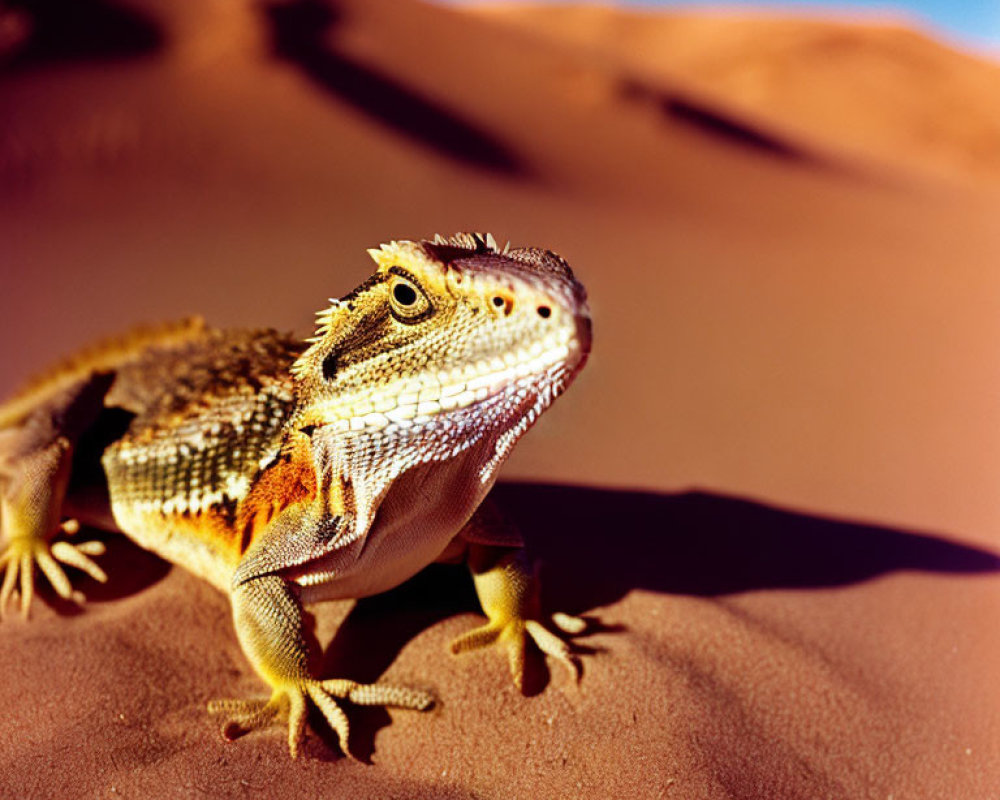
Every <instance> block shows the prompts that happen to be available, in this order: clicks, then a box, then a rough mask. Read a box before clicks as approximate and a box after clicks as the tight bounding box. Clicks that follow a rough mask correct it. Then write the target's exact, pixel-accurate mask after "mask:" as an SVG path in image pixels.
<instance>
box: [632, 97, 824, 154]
mask: <svg viewBox="0 0 1000 800" xmlns="http://www.w3.org/2000/svg"><path fill="white" fill-rule="evenodd" d="M620 91H621V94H622V96H623V97H624V98H625V99H627V100H631V101H633V102H640V103H648V104H652V106H653V107H654V108H656V109H657V110H658V111H659V112H660V113H661V114H663V115H664V116H665V117H667V119H669V120H670V121H671V122H673V123H675V124H677V125H680V126H682V127H686V128H691V129H693V130H694V131H696V132H697V133H701V134H704V135H707V136H708V137H709V138H711V139H715V140H717V141H720V142H723V143H726V144H730V145H734V146H736V147H741V148H744V149H748V150H751V151H753V152H756V153H760V154H761V155H765V156H773V157H776V158H779V159H783V160H785V161H790V162H797V163H801V164H810V165H814V166H818V165H821V164H822V165H827V159H824V158H823V157H821V156H820V155H819V154H818V153H814V152H811V151H810V149H809V148H808V147H806V146H804V145H802V144H800V143H799V142H796V141H794V140H793V139H792V138H791V137H788V136H783V135H781V134H779V133H776V132H774V131H770V130H767V129H766V127H765V126H763V125H760V124H759V123H755V122H752V121H750V120H747V119H743V118H742V117H741V116H740V115H739V114H737V113H734V112H732V111H730V110H727V109H723V108H718V107H714V106H713V105H712V103H710V102H708V101H705V100H702V99H700V98H696V97H694V96H692V95H689V94H687V93H685V92H681V91H671V90H668V89H662V88H660V87H656V86H651V85H649V84H648V83H646V82H644V81H641V80H637V79H634V78H626V79H624V80H622V82H621V85H620Z"/></svg>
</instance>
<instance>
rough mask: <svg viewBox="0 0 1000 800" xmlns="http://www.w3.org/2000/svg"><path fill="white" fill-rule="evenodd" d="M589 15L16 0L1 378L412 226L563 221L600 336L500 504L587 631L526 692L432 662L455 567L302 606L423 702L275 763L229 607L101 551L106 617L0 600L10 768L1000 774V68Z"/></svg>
mask: <svg viewBox="0 0 1000 800" xmlns="http://www.w3.org/2000/svg"><path fill="white" fill-rule="evenodd" d="M518 13H521V12H518ZM553 13H555V12H553ZM566 13H569V12H566ZM587 13H591V12H587ZM580 14H581V16H579V17H578V18H577V22H578V23H579V25H578V27H574V25H576V24H577V23H574V24H570V23H569V21H565V20H564V21H562V22H560V23H559V25H558V27H559V29H560V31H561V33H560V35H559V36H556V35H555V34H554V33H553V31H552V26H551V25H550V24H549V23H548V22H546V21H545V20H544V19H542V18H541V17H535V16H531V15H528V16H525V15H524V14H523V13H521V16H520V18H519V21H518V22H517V23H516V24H512V23H511V20H510V19H509V18H507V19H500V18H498V17H499V15H496V14H493V15H491V14H488V13H486V12H477V13H471V12H461V11H457V10H454V9H447V8H439V7H435V6H430V5H422V4H417V3H414V2H402V1H401V0H400V1H399V2H388V0H369V1H368V2H361V0H351V1H350V2H347V1H346V0H345V2H341V3H326V2H319V0H317V1H316V2H298V3H283V4H275V5H272V6H266V7H260V6H256V5H251V4H244V3H239V2H223V0H217V1H216V2H200V3H158V2H152V1H150V2H139V1H138V0H137V1H136V2H133V3H129V4H127V5H126V4H124V3H122V4H121V5H118V4H112V3H106V4H93V8H90V9H89V12H88V14H87V15H85V16H86V21H85V23H86V24H84V23H80V22H79V21H77V22H73V21H72V20H70V22H71V23H72V24H70V23H67V22H66V20H65V19H62V20H60V19H58V18H56V19H49V18H43V16H38V15H36V18H34V19H33V18H31V17H30V16H27V15H25V14H24V13H23V12H18V13H17V14H15V13H14V12H11V11H7V12H4V17H3V18H2V20H0V22H2V24H0V47H2V48H4V50H3V53H4V59H5V69H4V74H3V76H2V78H0V241H2V242H3V243H4V244H3V256H2V259H3V265H2V270H3V273H2V280H3V291H2V292H0V341H3V342H4V343H5V344H4V347H3V359H2V360H0V390H3V393H4V394H6V393H7V392H8V391H12V390H13V389H14V387H15V384H16V383H17V382H18V381H19V380H21V379H23V378H24V377H26V376H27V375H28V374H29V373H31V372H33V371H36V370H37V368H38V367H39V366H40V365H42V364H44V363H46V362H48V361H50V360H51V359H53V358H55V357H58V356H59V355H61V354H64V353H65V352H67V351H69V350H71V349H73V348H74V347H76V346H78V345H79V344H82V343H83V342H85V341H87V340H89V339H92V338H93V337H95V336H98V335H101V334H106V333H110V332H112V331H114V330H117V329H121V328H123V327H126V326H128V325H131V324H134V323H137V322H149V321H155V320H159V319H171V318H179V317H183V316H186V315H189V314H191V313H195V312H200V313H202V314H204V315H205V316H206V317H207V318H208V319H210V320H211V321H213V322H215V323H217V324H225V325H269V326H276V327H283V328H294V329H298V330H302V331H305V329H306V328H307V327H308V325H309V324H310V322H311V317H312V313H313V312H314V311H315V310H316V309H317V308H318V307H319V306H320V305H322V304H323V303H324V302H325V298H327V297H329V296H331V295H337V294H342V293H343V292H346V291H347V290H348V289H349V288H350V287H352V286H354V285H356V284H357V283H358V282H359V281H360V280H361V279H362V278H363V277H364V276H365V275H366V274H367V273H368V271H369V268H370V267H369V265H368V263H366V258H365V257H364V254H363V251H364V248H366V247H370V246H372V245H373V244H375V243H377V242H379V241H383V240H385V239H386V238H402V237H415V236H425V235H429V234H432V233H434V232H437V231H442V232H451V231H456V230H462V229H480V230H482V229H486V230H492V231H493V232H494V233H496V234H497V236H498V237H500V238H502V239H506V238H510V239H511V240H512V241H513V242H515V243H530V244H541V245H545V246H549V247H552V248H553V249H556V250H557V251H559V252H561V253H563V254H564V255H565V256H566V257H567V258H568V259H569V261H570V263H571V264H573V265H574V267H575V269H576V270H577V271H578V273H579V275H580V276H581V278H582V279H583V281H584V282H585V283H586V284H587V286H588V289H589V291H590V294H591V298H592V305H593V310H594V324H595V348H594V352H593V356H592V361H591V363H590V364H589V365H588V367H587V369H586V370H585V372H584V373H583V374H582V376H581V378H580V380H579V382H578V383H577V385H575V386H574V387H573V388H572V389H571V391H570V392H569V393H568V394H567V396H566V397H565V398H564V399H562V400H560V402H559V403H558V404H557V406H556V408H554V409H553V410H552V411H551V412H550V413H549V414H547V415H546V416H545V417H544V418H543V419H542V421H541V422H540V423H539V425H538V426H537V428H536V429H535V430H533V431H532V433H531V435H530V436H528V437H527V438H526V439H525V441H524V442H523V443H522V444H521V445H519V448H518V451H517V452H516V453H515V455H514V457H513V458H512V460H511V462H510V464H509V465H508V466H507V467H506V468H505V472H504V477H505V478H506V480H507V481H508V484H507V485H505V486H504V487H503V488H502V493H503V496H504V499H505V501H506V503H507V505H508V506H509V507H510V508H512V509H513V510H514V512H515V514H516V515H517V516H518V518H519V519H520V520H521V521H522V524H523V526H524V528H525V530H526V534H527V536H528V538H529V541H530V543H531V545H532V547H533V548H534V549H535V550H536V552H537V553H538V554H539V555H540V556H541V558H542V560H543V562H544V565H545V573H544V574H545V577H546V600H547V603H548V604H549V605H550V606H551V607H553V608H555V607H559V608H563V609H565V610H568V611H571V612H578V613H583V614H585V615H587V616H589V617H591V618H593V619H594V620H595V621H596V620H599V621H600V624H599V625H598V624H597V623H596V622H595V626H594V630H593V631H592V632H591V633H590V635H588V636H586V637H583V638H582V639H581V642H580V643H581V645H583V646H585V647H587V648H589V649H590V650H592V651H593V652H590V653H588V654H587V655H585V656H584V665H585V668H584V676H583V680H582V682H581V684H580V685H579V687H573V686H569V685H567V681H566V676H565V675H563V674H561V673H560V672H558V671H556V672H554V674H552V675H551V676H547V675H546V673H545V672H544V671H542V670H541V669H540V668H538V667H539V666H540V665H538V664H536V665H535V666H536V668H538V669H536V670H535V673H534V678H535V680H534V681H533V690H532V692H531V693H530V695H529V696H527V697H523V696H521V695H520V694H518V693H517V692H516V691H515V690H514V688H513V687H512V686H511V685H510V682H509V679H508V677H507V675H506V668H505V665H504V663H503V662H502V660H501V659H500V658H499V657H496V656H493V655H492V654H481V655H480V654H476V655H471V656H468V657H467V658H463V659H453V658H451V657H449V656H448V655H447V654H446V653H445V646H446V643H447V641H448V640H449V639H450V638H451V637H452V636H454V635H456V634H458V633H460V632H461V631H464V630H466V629H467V628H468V627H469V626H471V625H473V624H474V623H475V620H476V617H475V603H474V598H473V597H472V595H471V590H470V587H469V583H468V581H467V579H466V578H465V577H464V576H463V574H462V572H461V570H458V569H449V568H435V569H433V570H432V571H430V572H429V573H427V574H425V575H423V576H420V577H418V578H417V579H416V580H415V582H414V583H413V584H412V585H408V586H404V587H401V588H400V589H399V590H397V591H395V592H393V593H390V594H389V595H388V596H386V597H383V598H373V599H370V600H367V601H364V602H362V603H359V604H358V605H357V606H356V607H354V608H353V609H352V608H350V606H343V605H334V606H330V607H325V608H323V609H319V610H318V611H317V615H318V622H319V623H320V629H321V631H322V632H323V635H324V637H325V638H326V639H331V638H332V642H331V645H330V651H329V653H328V655H327V657H326V661H325V664H324V672H325V673H326V674H329V675H343V676H346V677H352V678H357V679H360V680H374V679H377V678H380V677H383V678H384V679H386V680H391V681H397V682H402V683H409V684H413V685H417V686H425V687H429V688H431V689H433V690H434V691H436V692H437V693H438V694H439V696H440V698H441V703H440V706H439V708H438V709H437V710H435V711H434V712H433V713H431V714H415V713H406V712H396V711H393V712H391V713H385V712H383V711H379V710H362V711H358V712H356V713H354V714H353V715H352V720H353V721H354V728H353V733H352V737H353V738H352V741H353V744H354V747H355V749H356V751H357V753H358V754H359V755H361V756H362V757H363V758H364V759H366V760H367V761H369V762H370V763H369V764H356V763H353V762H350V761H347V760H345V759H343V758H341V757H340V756H339V755H338V754H337V752H336V750H335V748H334V747H333V745H332V739H331V736H330V735H329V732H325V733H321V735H319V736H316V735H312V736H310V738H309V741H308V743H307V745H306V748H305V753H304V757H303V758H301V759H300V760H299V761H297V762H294V763H293V762H291V761H290V760H289V759H288V757H287V751H286V749H285V744H284V737H283V735H282V734H281V733H279V732H277V731H275V732H273V733H271V734H263V735H254V736H250V737H247V738H244V739H242V740H240V741H238V742H236V743H232V744H226V743H224V742H222V740H221V738H220V737H219V736H218V734H217V732H216V730H215V728H214V723H213V722H211V721H210V720H209V718H208V717H207V715H206V714H205V712H204V710H203V709H204V705H205V703H206V702H207V701H208V700H209V699H212V698H216V697H226V696H247V695H252V694H256V693H259V692H260V691H261V689H262V687H261V685H260V684H259V682H258V681H257V680H256V678H255V677H254V676H253V674H252V672H251V670H250V668H249V666H248V665H247V663H246V662H245V660H244V658H243V656H242V654H241V653H240V650H239V647H238V645H237V643H236V640H235V636H234V634H233V632H232V629H231V623H230V620H229V610H228V605H227V602H226V600H225V598H223V597H221V596H219V595H218V594H217V593H215V592H214V591H213V590H212V589H211V588H210V587H209V586H207V585H203V584H201V583H199V582H198V581H197V580H196V579H194V578H192V577H191V576H189V575H187V574H185V573H184V572H183V571H182V570H180V569H169V568H168V566H167V565H165V564H163V563H162V562H160V561H158V560H157V559H155V558H153V557H151V556H148V555H146V554H144V553H142V552H141V551H139V550H138V549H136V548H134V547H132V546H131V545H129V544H128V543H125V542H122V543H119V544H117V545H116V544H114V542H113V541H112V540H109V543H110V544H112V550H111V552H110V554H109V555H108V557H107V559H106V560H107V562H108V563H107V566H108V571H109V573H110V574H111V575H112V584H111V585H110V586H109V587H107V588H102V587H97V586H94V585H93V584H90V583H83V584H82V588H83V589H84V591H86V592H87V593H88V594H89V595H91V596H92V602H90V603H89V604H88V605H87V607H86V609H85V610H84V611H83V612H82V613H79V614H75V613H70V610H68V609H64V608H62V607H60V606H58V605H56V604H53V603H52V601H51V597H49V598H48V602H47V603H42V604H39V605H38V606H37V607H36V609H35V612H34V618H33V619H32V621H31V622H30V624H27V625H26V624H24V623H22V622H21V621H20V620H17V619H13V620H9V621H5V622H4V623H3V624H2V625H0V637H2V638H0V641H2V643H3V644H2V647H0V675H3V681H2V682H0V703H2V704H3V707H4V708H5V710H6V713H5V716H4V721H3V722H2V723H0V796H3V797H16V798H35V797H39V798H41V797H57V796H59V797H62V796H80V797H114V796H123V797H178V796H182V797H199V796H212V797H230V796H232V797H243V796H248V795H250V796H267V797H284V796H295V797H314V796H315V797H318V796H328V797H339V796H351V797H357V798H364V797H371V798H386V797H400V798H403V797H419V798H437V797H441V798H465V797H483V798H493V797H532V798H534V797H561V796H566V797H594V798H598V797H600V798H603V797H642V798H645V797H649V798H661V797H663V798H672V797H679V798H747V799H749V798H765V797H766V798H803V800H805V799H806V798H809V800H812V799H813V798H820V797H822V798H880V799H882V800H884V798H888V797H890V796H891V797H893V798H921V800H923V799H924V798H942V800H944V799H945V798H947V799H948V800H952V798H963V800H964V799H966V798H968V799H969V800H979V799H980V798H982V800H986V799H987V798H993V797H996V794H997V791H998V787H1000V685H998V683H997V681H996V680H995V675H996V668H997V665H998V664H1000V631H998V622H1000V572H998V569H1000V562H998V558H997V553H1000V493H998V492H997V491H996V488H995V487H996V481H997V478H996V476H997V475H1000V425H998V424H997V419H998V417H997V415H998V409H1000V359H998V358H997V342H1000V270H998V269H997V265H998V263H1000V226H998V225H997V224H996V220H997V218H998V213H1000V194H998V192H997V189H996V185H997V184H996V175H997V174H998V173H997V169H998V167H997V164H998V163H1000V162H998V161H997V148H998V144H997V138H996V130H997V128H996V119H997V116H996V112H997V106H996V98H997V97H1000V78H997V71H996V68H995V66H991V65H988V64H984V63H980V62H975V61H973V60H971V59H970V58H968V57H966V56H963V55H961V54H958V53H955V52H953V51H950V50H948V49H946V48H944V47H942V46H940V45H937V44H935V43H933V42H931V41H929V40H927V39H925V38H922V37H921V36H918V35H916V34H909V33H906V32H901V31H899V30H895V29H893V30H886V29H884V28H864V27H861V28H845V27H844V26H842V25H839V24H837V25H832V26H826V27H824V25H823V24H822V23H818V22H816V23H809V24H808V25H799V24H796V22H795V21H790V22H788V21H786V22H780V21H775V22H773V23H767V24H764V23H761V24H760V26H757V23H752V25H753V26H755V27H747V25H750V24H751V23H748V22H746V21H745V20H739V19H732V20H729V21H728V22H727V21H726V19H725V18H718V17H712V18H706V19H703V20H700V21H699V19H698V18H697V17H696V16H690V15H689V16H681V17H668V16H666V15H664V16H663V17H662V18H661V19H660V20H659V22H658V23H657V24H656V25H652V24H651V25H645V24H642V25H637V24H633V22H631V21H629V22H624V23H621V24H620V25H619V27H617V28H615V30H616V31H617V35H619V43H618V44H616V47H617V50H615V52H611V51H610V50H609V49H608V46H607V42H603V41H602V37H600V36H596V35H593V30H592V29H587V26H586V25H584V23H583V22H580V20H586V19H588V17H587V16H586V15H585V14H583V12H580ZM659 23H662V24H659ZM588 24H590V23H588ZM601 24H602V25H604V24H606V22H602V23H601ZM608 24H610V23H608ZM615 24H616V25H618V24H619V23H615ZM60 26H62V27H60ZM596 27H599V26H596ZM579 30H582V31H583V33H579ZM32 31H34V32H33V33H32ZM575 31H576V32H575ZM671 31H673V33H671ZM415 32H419V35H417V34H415ZM70 34H72V35H70ZM98 34H99V35H98ZM578 34H579V35H578ZM584 34H586V35H584ZM696 34H697V35H696ZM661 36H662V37H663V38H662V39H660V38H659V37H661ZM671 36H674V37H677V40H678V41H681V40H683V41H687V42H689V44H690V47H689V48H688V50H687V51H686V52H682V51H680V50H678V49H675V48H671V47H667V45H666V44H663V45H661V44H659V42H661V41H662V42H664V43H667V44H669V42H670V41H673V40H671V38H670V37H671ZM830 41H846V42H847V43H846V44H845V45H844V47H843V49H842V50H840V51H838V52H841V53H843V52H846V53H847V54H848V55H847V56H844V58H846V59H847V60H848V61H849V62H850V63H851V64H853V66H852V67H851V68H850V70H847V71H842V70H838V69H836V68H833V67H832V66H831V64H832V63H834V62H831V61H830V58H831V56H830V55H829V53H830V47H831V46H830V45H829V42H830ZM824 42H826V44H824ZM595 48H596V49H595ZM789 52H794V53H795V54H796V55H795V58H794V62H793V65H794V67H795V68H794V69H792V68H790V67H788V59H789V58H790V56H789V55H788V53H789ZM595 53H600V54H601V55H600V57H597V56H596V55H595ZM626 56H627V57H626ZM837 63H840V64H841V65H843V64H844V63H846V62H844V61H841V62H837ZM915 63H919V64H920V65H921V66H920V69H922V70H924V71H925V72H926V74H927V75H928V79H927V81H926V82H924V83H923V84H921V86H922V87H933V86H938V83H937V82H938V81H940V82H941V83H940V87H939V89H935V90H934V91H916V90H915V89H914V80H916V79H915V78H914V77H913V75H914V73H913V69H914V67H913V64H915ZM869 64H880V65H883V67H884V69H882V68H879V69H881V72H879V70H874V71H872V70H869V67H868V66H866V65H869ZM810 70H812V71H810ZM869 74H877V75H882V76H883V78H882V79H880V80H879V81H876V88H875V89H873V90H872V93H871V94H869V95H865V96H864V97H860V96H859V95H857V93H854V92H852V90H851V88H850V85H853V84H851V82H853V81H856V80H860V78H859V77H858V76H862V75H869ZM698 75H702V76H703V80H701V81H700V82H699V79H698ZM761 75H763V76H765V77H764V78H760V77H759V76H761ZM754 76H758V77H754ZM886 76H888V77H886ZM963 76H964V77H963ZM709 84H711V85H709ZM848 84H850V85H848ZM745 85H749V86H751V88H753V87H757V88H756V89H754V91H743V90H742V89H740V87H741V86H745ZM734 87H735V88H734ZM803 87H809V91H808V92H807V91H805V90H804V89H803ZM737 90H739V91H737ZM859 98H860V99H859ZM887 98H889V99H887ZM889 100H893V102H895V101H898V103H897V104H896V106H895V109H896V110H895V111H894V110H893V106H892V104H891V103H890V102H889ZM807 101H808V102H807ZM848 101H850V102H848ZM823 109H830V110H831V111H830V114H831V116H830V118H827V117H824V116H822V115H820V114H819V113H818V112H819V111H820V110H823ZM834 110H835V111H834ZM915 120H923V121H928V120H929V121H932V122H933V123H934V124H933V125H932V124H931V122H926V124H927V125H929V126H930V127H929V128H927V129H926V130H925V135H924V136H923V137H922V138H921V137H917V138H914V135H915V134H914V121H915ZM938 121H940V124H938ZM834 123H836V124H834ZM923 124H925V123H924V122H921V125H923ZM918 127H919V126H918ZM852 137H855V138H853V139H852Z"/></svg>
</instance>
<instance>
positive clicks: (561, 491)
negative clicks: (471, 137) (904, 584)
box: [315, 483, 1000, 758]
mask: <svg viewBox="0 0 1000 800" xmlns="http://www.w3.org/2000/svg"><path fill="white" fill-rule="evenodd" d="M493 496H494V497H495V498H496V499H497V500H498V502H499V503H500V504H501V506H502V507H503V508H504V509H505V511H507V512H508V513H509V514H510V515H511V516H512V517H513V518H514V519H515V520H516V522H517V523H518V525H519V526H520V528H521V530H522V531H523V533H524V535H525V539H526V541H527V544H528V547H529V549H530V550H531V551H533V552H534V554H535V555H536V556H537V557H538V558H539V559H540V560H541V561H542V563H543V564H544V566H545V574H544V582H543V583H544V592H545V598H546V602H545V605H546V607H548V608H550V609H559V610H563V611H568V612H570V613H576V614H586V613H587V612H588V611H591V610H592V609H594V608H596V607H598V606H602V605H605V604H608V603H611V602H614V601H615V600H618V599H620V598H621V597H623V596H624V595H626V594H627V593H628V592H629V591H631V590H632V589H647V590H652V591H657V592H663V593H668V594H687V595H696V596H717V595H726V594H731V593H736V592H744V591H751V590H758V589H809V588H822V587H831V586H845V585H849V584H854V583H859V582H862V581H865V580H869V579H871V578H876V577H878V576H880V575H886V574H889V573H892V572H899V571H907V570H915V571H922V572H935V573H950V574H969V575H974V574H986V573H993V572H998V571H1000V555H998V554H996V553H991V552H989V551H986V550H980V549H977V548H974V547H969V546H966V545H962V544H958V543H956V542H951V541H948V540H947V539H944V538H939V537H936V536H931V535H927V534H919V533H911V532H907V531H900V530H894V529H891V528H885V527H878V526H873V525H863V524H857V523H852V522H843V521H838V520H833V519H827V518H824V517H818V516H811V515H808V514H801V513H794V512H790V511H783V510H779V509H776V508H772V507H769V506H766V505H762V504H760V503H755V502H750V501H747V500H740V499H734V498H731V497H725V496H720V495H712V494H707V493H702V492H690V493H684V494H656V493H651V492H635V491H619V490H606V489H589V488H580V487H568V486H552V485H544V484H516V483H508V484H501V485H499V486H497V487H496V489H495V490H494V494H493ZM466 612H471V613H481V611H480V610H479V604H478V601H477V600H476V596H475V592H474V590H473V587H472V582H471V580H470V579H469V577H468V575H467V573H466V571H465V569H464V568H463V567H460V566H447V565H433V566H431V567H428V568H427V569H425V570H424V571H423V572H421V573H420V574H419V575H417V576H416V577H415V578H413V579H412V580H410V581H408V582H407V583H405V584H403V585H402V586H399V587H397V588H396V589H393V590H392V591H390V592H387V593H385V594H382V595H378V596H376V597H370V598H366V599H364V600H361V601H359V602H358V603H357V605H356V606H355V607H354V609H353V610H352V611H351V612H350V614H348V616H347V618H346V619H345V620H344V622H343V623H342V624H341V626H340V628H339V629H338V631H337V633H336V635H335V636H334V638H333V641H332V642H331V643H330V646H329V647H328V649H327V652H326V656H325V661H324V664H323V673H322V674H324V675H328V676H338V677H340V676H347V677H350V678H353V679H355V680H359V681H364V682H370V681H376V680H378V679H379V678H380V676H381V675H382V674H383V673H384V672H385V670H386V669H388V667H389V665H390V664H391V663H392V662H393V661H394V660H395V658H396V656H397V655H398V654H399V651H400V649H401V648H402V647H403V646H404V645H405V644H406V642H408V641H409V640H410V639H412V638H414V637H415V636H417V635H418V634H419V633H420V632H421V631H423V630H425V629H426V628H428V627H430V626H431V625H433V624H435V623H437V622H440V621H441V620H444V619H447V618H448V617H450V616H454V615H455V614H459V613H466ZM597 627H598V628H599V626H597ZM585 643H586V640H585V639H584V640H583V642H582V644H584V645H585ZM578 649H579V651H581V652H586V648H585V647H580V648H578ZM528 668H529V673H528V675H527V685H526V687H525V688H526V691H525V693H526V694H536V693H537V692H539V691H541V690H542V689H544V688H545V685H546V683H547V682H548V678H549V676H548V674H547V672H546V670H545V668H544V666H543V665H542V664H541V661H540V659H537V658H536V659H534V663H529V665H528ZM357 712H360V713H355V715H353V716H352V724H353V725H354V728H353V730H354V731H356V732H357V736H356V737H355V736H354V734H352V737H353V738H352V741H354V742H356V743H357V746H358V747H359V749H360V752H359V753H358V755H360V756H361V757H362V758H367V757H370V755H371V752H372V751H371V750H370V749H368V750H365V749H364V748H365V747H372V746H373V744H374V738H375V733H376V732H377V731H378V729H380V728H382V727H384V726H385V725H387V724H388V723H389V715H388V714H387V713H386V712H385V711H384V710H383V709H377V708H372V709H357ZM318 728H319V730H321V731H322V730H323V726H322V723H320V724H319V725H318ZM324 738H325V740H326V744H327V747H328V748H332V749H327V750H325V751H323V750H319V749H317V751H316V752H315V755H316V756H317V757H319V758H336V755H335V752H336V740H335V738H333V737H332V735H331V736H330V737H324Z"/></svg>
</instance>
